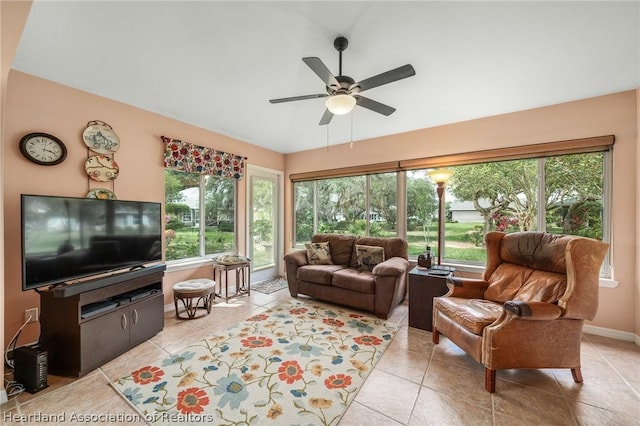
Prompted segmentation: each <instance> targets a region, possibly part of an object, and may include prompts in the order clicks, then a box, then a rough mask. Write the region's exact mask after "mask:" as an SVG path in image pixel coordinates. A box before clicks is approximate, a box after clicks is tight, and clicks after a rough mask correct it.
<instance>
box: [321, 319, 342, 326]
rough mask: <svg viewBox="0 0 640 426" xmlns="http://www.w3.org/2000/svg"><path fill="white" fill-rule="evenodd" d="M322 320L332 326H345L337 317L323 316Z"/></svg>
mask: <svg viewBox="0 0 640 426" xmlns="http://www.w3.org/2000/svg"><path fill="white" fill-rule="evenodd" d="M322 322H323V323H325V324H327V325H330V326H332V327H344V322H342V321H340V320H339V319H335V318H323V319H322Z"/></svg>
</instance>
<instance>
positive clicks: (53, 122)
mask: <svg viewBox="0 0 640 426" xmlns="http://www.w3.org/2000/svg"><path fill="white" fill-rule="evenodd" d="M5 118H6V121H5V123H6V125H5V132H4V136H5V143H4V154H5V157H4V162H3V170H4V173H5V176H7V180H6V181H5V182H6V184H5V185H4V209H5V210H4V213H5V217H4V232H5V239H4V250H5V257H4V260H5V275H4V276H5V283H6V285H5V291H4V296H5V306H6V312H5V317H4V318H5V326H4V330H5V337H6V339H5V340H7V339H9V338H10V337H8V336H12V335H13V334H14V333H15V332H16V330H17V329H18V328H19V327H20V325H21V324H22V322H23V320H24V318H23V316H24V310H25V309H27V308H31V307H36V306H39V305H40V304H39V297H38V295H37V294H36V293H35V292H33V291H28V292H23V291H22V290H21V284H20V283H21V266H20V265H21V263H20V262H21V260H20V251H21V247H20V194H23V193H27V194H52V195H65V196H74V197H84V196H86V194H87V192H88V188H89V187H90V188H94V187H101V186H105V187H107V188H109V189H110V188H111V187H110V186H109V185H108V184H107V185H105V184H100V183H97V182H93V181H89V179H88V178H87V175H86V173H85V171H84V161H85V160H86V158H87V149H86V146H85V145H84V143H83V142H82V138H81V135H82V131H83V130H84V128H85V127H86V125H87V123H88V122H89V121H91V120H101V121H104V122H106V123H108V124H109V125H111V126H112V127H113V129H114V131H115V132H116V133H117V134H118V137H119V138H120V141H121V147H120V149H119V150H118V151H117V152H116V153H115V157H114V158H115V160H116V162H117V163H118V166H119V168H120V174H119V176H118V178H117V179H116V180H115V181H114V192H115V193H116V195H117V197H118V199H121V200H143V201H158V202H163V201H164V169H163V167H162V158H163V149H164V146H163V144H162V142H161V141H160V136H161V135H165V136H168V137H173V138H178V139H183V140H187V141H189V142H193V143H196V144H199V145H204V146H210V147H214V148H216V149H219V150H222V151H227V152H232V153H234V154H239V155H243V156H246V157H248V158H249V162H250V163H251V164H254V165H257V166H262V167H269V168H271V169H275V170H280V171H283V170H284V155H282V154H278V153H275V152H272V151H269V150H266V149H263V148H260V147H257V146H255V145H251V144H249V143H246V142H242V141H239V140H235V139H232V138H229V137H226V136H223V135H220V134H217V133H213V132H211V131H208V130H205V129H202V128H198V127H194V126H191V125H188V124H185V123H182V122H179V121H176V120H173V119H169V118H166V117H162V116H159V115H157V114H154V113H151V112H148V111H144V110H141V109H138V108H135V107H132V106H130V105H125V104H122V103H119V102H115V101H112V100H109V99H106V98H102V97H99V96H95V95H92V94H89V93H87V92H83V91H80V90H76V89H72V88H69V87H67V86H63V85H60V84H56V83H53V82H51V81H47V80H44V79H41V78H37V77H34V76H31V75H28V74H24V73H21V72H17V71H15V70H12V71H11V72H10V74H9V81H8V90H7V99H6V117H5ZM34 131H42V132H47V133H51V134H53V135H55V136H57V137H58V138H60V139H62V141H63V142H65V144H66V146H67V150H68V154H67V159H66V160H65V161H64V162H63V163H62V164H59V165H57V166H52V167H45V166H38V165H35V164H33V163H31V162H29V161H27V160H26V159H25V158H24V157H23V156H22V155H21V154H20V151H19V149H18V141H19V140H20V138H21V137H22V136H23V135H25V134H26V133H29V132H34ZM245 193H246V186H245V185H244V181H241V182H240V184H239V185H238V211H237V212H236V213H237V229H238V235H237V237H238V245H239V247H238V250H239V252H240V253H241V254H243V253H244V251H245V240H246V233H245V229H246V214H245V202H246V196H245ZM200 273H201V271H198V270H193V271H180V272H176V273H175V274H174V273H171V274H167V275H166V277H165V280H164V287H165V289H170V287H171V285H172V284H173V283H175V282H177V281H179V280H180V279H183V278H184V277H190V276H196V275H198V274H200ZM167 293H168V294H167V296H166V297H167V299H168V298H170V297H171V296H170V291H167ZM165 302H166V303H171V300H165ZM38 332H39V330H38V326H37V325H29V326H28V327H27V328H25V333H24V336H23V337H22V338H21V342H22V344H24V343H26V342H31V341H35V340H37V336H38Z"/></svg>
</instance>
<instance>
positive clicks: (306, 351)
mask: <svg viewBox="0 0 640 426" xmlns="http://www.w3.org/2000/svg"><path fill="white" fill-rule="evenodd" d="M285 350H287V351H288V352H287V353H288V354H289V355H296V354H300V355H302V356H303V357H305V358H311V357H312V356H319V355H321V354H322V352H323V350H322V348H320V347H318V346H313V345H310V344H308V343H302V344H300V343H292V344H290V345H289V346H287V347H285Z"/></svg>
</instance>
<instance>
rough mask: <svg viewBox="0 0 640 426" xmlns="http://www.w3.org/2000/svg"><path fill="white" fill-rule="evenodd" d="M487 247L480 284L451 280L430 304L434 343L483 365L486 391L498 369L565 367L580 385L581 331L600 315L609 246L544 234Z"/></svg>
mask: <svg viewBox="0 0 640 426" xmlns="http://www.w3.org/2000/svg"><path fill="white" fill-rule="evenodd" d="M485 242H486V247H487V265H486V269H485V272H484V275H483V279H469V278H467V279H465V278H457V277H456V278H451V279H450V281H449V283H448V285H449V292H448V293H447V294H446V295H444V296H442V297H436V298H434V299H433V343H435V344H437V343H438V341H439V336H440V334H443V335H445V336H447V337H448V338H449V339H450V340H451V341H452V342H453V343H455V344H456V345H458V346H459V347H460V348H461V349H463V350H464V351H465V352H467V353H468V354H469V355H470V356H471V357H472V358H473V359H475V360H476V361H478V362H479V363H482V364H483V365H484V366H485V388H486V390H487V391H488V392H495V387H496V370H499V369H510V368H570V369H571V373H572V375H573V379H574V381H575V382H577V383H582V373H581V371H580V343H581V339H582V326H583V323H584V320H591V319H593V317H594V316H595V314H596V311H597V309H598V286H599V282H598V278H599V271H600V265H601V264H602V261H603V259H604V256H605V253H606V251H607V249H608V247H609V245H608V244H606V243H603V242H601V241H598V240H593V239H589V238H582V237H576V236H567V235H553V234H547V233H544V232H517V233H512V234H505V233H502V232H489V233H488V234H487V235H486V236H485Z"/></svg>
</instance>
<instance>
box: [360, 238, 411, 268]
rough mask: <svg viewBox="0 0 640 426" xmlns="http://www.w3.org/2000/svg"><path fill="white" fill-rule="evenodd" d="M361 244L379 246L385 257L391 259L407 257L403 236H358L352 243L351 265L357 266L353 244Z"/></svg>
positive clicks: (406, 247) (407, 249) (405, 242)
mask: <svg viewBox="0 0 640 426" xmlns="http://www.w3.org/2000/svg"><path fill="white" fill-rule="evenodd" d="M356 244H359V245H363V246H379V247H382V248H383V249H384V257H385V259H391V258H392V257H402V258H403V259H408V258H409V247H408V245H407V240H405V239H403V238H379V237H360V238H356V239H355V242H354V245H353V253H352V255H351V264H350V265H351V267H352V268H357V267H358V256H357V253H356V247H355V245H356Z"/></svg>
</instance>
